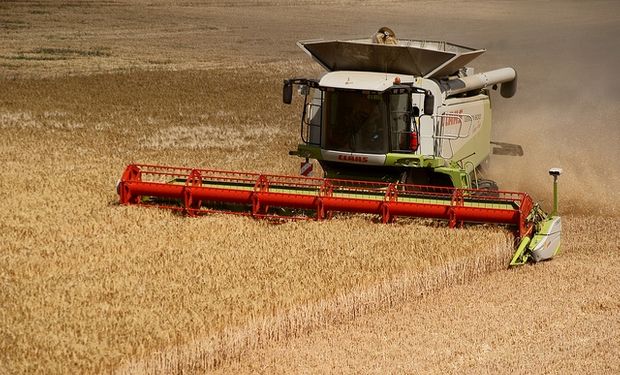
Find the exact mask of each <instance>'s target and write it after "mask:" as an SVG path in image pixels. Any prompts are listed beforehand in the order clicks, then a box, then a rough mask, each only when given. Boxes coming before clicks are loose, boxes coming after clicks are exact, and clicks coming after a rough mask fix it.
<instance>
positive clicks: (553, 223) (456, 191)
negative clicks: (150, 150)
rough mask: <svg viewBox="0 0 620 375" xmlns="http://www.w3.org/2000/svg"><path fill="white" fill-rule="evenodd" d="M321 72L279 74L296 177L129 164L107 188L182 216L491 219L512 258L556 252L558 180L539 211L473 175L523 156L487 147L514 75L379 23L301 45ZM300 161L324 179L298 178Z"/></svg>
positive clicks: (472, 53) (464, 50) (474, 52)
mask: <svg viewBox="0 0 620 375" xmlns="http://www.w3.org/2000/svg"><path fill="white" fill-rule="evenodd" d="M298 45H299V47H300V48H301V49H303V50H304V51H305V52H306V53H308V54H309V55H310V56H312V58H314V59H315V60H316V61H317V62H318V63H319V64H320V65H322V66H323V67H324V68H325V69H326V70H327V72H326V73H325V74H324V75H323V76H322V77H321V78H320V79H306V78H294V79H289V80H285V81H284V88H283V101H284V103H287V104H290V103H291V101H292V93H293V86H294V85H295V86H298V89H299V90H298V91H299V93H300V94H301V95H302V96H303V99H304V105H303V112H302V115H301V141H302V143H301V144H299V146H298V147H297V150H295V151H291V152H290V154H291V155H296V156H299V157H301V158H303V161H302V163H301V173H302V174H303V176H280V175H269V174H260V173H246V172H232V171H221V170H212V169H195V168H180V167H166V166H159V165H141V164H131V165H129V166H127V168H126V169H125V172H124V173H123V175H122V178H121V180H120V181H119V183H118V186H117V192H118V194H119V196H120V202H121V203H122V204H135V205H144V206H157V207H162V208H169V209H173V210H179V211H182V212H185V213H187V214H189V215H198V214H205V213H212V212H224V213H234V214H242V215H250V216H253V217H256V218H275V219H287V220H295V219H315V220H322V219H326V218H330V217H331V216H332V214H333V213H337V212H347V213H366V214H374V215H377V216H378V217H379V218H380V219H381V221H382V222H383V223H389V222H392V221H393V220H394V219H396V218H397V217H399V216H401V217H422V218H434V219H443V220H447V221H448V223H449V225H450V227H456V226H461V225H463V223H496V224H504V225H508V226H510V227H512V228H514V233H515V236H516V238H517V251H516V253H515V255H514V257H513V259H512V261H511V265H519V264H524V263H525V262H527V261H528V259H532V260H534V261H540V260H545V259H550V258H552V257H553V256H554V255H555V254H556V253H557V252H558V251H559V247H560V233H561V219H560V217H559V216H558V213H557V177H558V176H559V175H560V173H561V170H560V169H558V168H553V169H551V170H550V171H549V173H550V174H551V175H552V176H553V177H554V210H553V212H552V213H551V214H550V215H547V214H546V213H545V212H544V211H543V210H542V209H541V208H540V207H539V206H538V204H535V203H534V201H533V200H532V198H531V197H530V196H529V195H528V194H526V193H521V192H508V191H500V190H498V188H497V185H496V184H495V182H493V181H491V180H487V179H481V178H478V174H479V172H480V170H481V169H482V166H483V165H484V163H485V162H486V161H487V159H488V158H489V156H490V154H491V152H492V150H491V148H492V146H493V153H498V154H504V155H506V154H508V155H522V153H523V151H522V149H521V147H520V146H518V145H510V144H505V143H493V142H491V102H490V93H489V88H493V89H496V88H497V86H498V85H501V86H500V94H501V95H502V96H503V97H505V98H510V97H512V96H513V95H514V94H515V92H516V72H515V71H514V69H512V68H502V69H497V70H492V71H488V72H484V73H477V74H474V71H473V69H472V68H470V67H466V64H468V63H469V62H471V61H472V60H473V59H475V58H476V57H478V56H480V55H481V54H482V53H484V51H485V50H482V49H473V48H468V47H463V46H459V45H455V44H451V43H447V42H435V41H422V40H397V39H396V38H395V36H394V33H393V32H392V31H391V30H390V29H388V28H382V29H380V30H379V32H378V33H377V34H376V35H374V36H373V37H371V38H366V39H355V40H344V41H341V40H330V41H324V40H318V41H305V42H299V43H298ZM310 159H315V160H317V161H318V162H319V163H320V165H321V167H322V169H323V171H324V173H325V178H312V177H307V175H308V174H309V172H310V171H311V170H312V167H313V165H312V162H311V160H310Z"/></svg>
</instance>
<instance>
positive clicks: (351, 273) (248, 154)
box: [0, 1, 620, 373]
mask: <svg viewBox="0 0 620 375" xmlns="http://www.w3.org/2000/svg"><path fill="white" fill-rule="evenodd" d="M236 3H237V2H236V1H234V2H209V3H207V4H206V5H198V4H195V3H183V4H174V5H170V4H167V3H166V2H164V1H162V2H118V3H95V2H80V3H76V4H69V3H66V4H65V3H58V4H55V3H50V4H46V3H0V29H2V31H3V33H1V34H0V87H2V90H0V155H1V157H2V161H3V165H2V168H3V170H2V178H1V179H0V192H2V196H3V199H2V200H0V212H2V216H1V218H0V243H2V251H0V283H1V288H0V301H1V303H0V364H1V366H2V367H1V368H0V370H1V371H0V372H10V373H13V372H15V373H23V372H45V373H71V372H86V373H92V372H98V371H112V370H116V369H117V367H119V366H120V368H118V370H119V371H120V372H123V371H144V372H159V371H171V372H175V371H181V370H183V371H192V370H196V371H200V370H204V369H206V368H211V367H213V366H214V365H216V364H219V363H222V362H224V361H227V360H231V359H238V358H239V357H240V356H242V355H243V353H245V352H246V351H247V350H248V349H253V348H257V347H260V346H261V345H263V344H264V343H266V342H272V341H277V340H283V339H286V338H289V337H291V336H299V335H302V334H304V333H306V332H308V331H311V330H314V329H317V328H320V327H324V326H326V325H329V324H331V323H338V322H343V321H346V320H348V319H350V318H352V317H357V316H359V315H360V314H365V313H367V312H371V311H374V310H376V309H384V308H387V307H389V306H391V305H392V304H398V303H400V302H403V301H408V300H410V299H411V298H413V297H415V296H416V295H418V294H419V293H426V292H427V291H428V290H431V289H433V288H435V287H438V286H440V285H447V284H453V283H458V282H462V281H467V280H469V279H470V278H472V277H475V276H477V275H479V274H480V273H482V272H486V271H489V270H491V269H495V268H498V267H501V266H502V264H504V261H505V257H506V256H507V254H508V252H509V249H510V244H509V242H510V236H508V235H507V234H506V232H505V231H503V230H502V229H498V228H487V227H478V228H470V229H465V230H456V231H454V230H448V229H447V228H445V227H442V226H441V225H439V226H437V224H434V225H435V226H437V227H433V226H432V225H431V226H430V227H429V226H426V225H424V226H422V225H418V224H417V223H415V222H414V223H408V222H407V223H406V225H405V223H404V222H401V223H400V224H396V225H385V226H384V225H375V224H373V223H371V222H369V221H368V220H366V219H361V218H359V217H354V218H339V219H337V220H334V221H332V222H326V223H313V222H308V223H287V224H284V225H280V226H273V225H269V224H266V223H262V222H254V221H251V220H248V219H244V218H238V217H219V216H212V217H206V218H200V219H189V218H184V217H179V216H176V215H174V214H172V213H170V212H160V211H157V210H145V209H139V208H134V207H119V206H118V205H117V204H116V201H117V198H116V195H115V193H114V183H115V181H116V179H117V178H118V177H119V175H120V173H121V171H122V169H123V167H124V165H125V164H127V163H128V162H130V161H139V162H149V163H163V164H172V165H185V166H196V167H217V168H223V169H242V170H255V171H264V172H275V173H289V174H295V173H296V172H297V168H296V167H297V160H295V159H292V158H289V157H288V156H286V154H287V151H288V150H290V149H292V148H294V147H295V146H296V143H297V141H298V140H297V138H298V130H299V129H298V123H299V118H298V115H299V114H298V109H299V108H298V106H293V107H286V106H283V105H280V104H279V103H280V101H281V98H280V93H281V82H282V79H283V78H288V77H292V76H297V75H306V76H317V75H318V74H319V73H320V69H319V68H318V67H317V66H316V65H315V64H314V65H313V64H311V63H310V62H309V61H308V59H307V58H305V57H304V56H303V54H302V53H301V52H298V51H296V47H295V46H294V42H295V41H296V40H297V39H304V38H308V37H314V36H316V35H317V34H316V33H315V32H314V30H323V29H329V30H332V31H330V32H329V34H334V35H336V36H338V37H343V36H347V35H350V34H351V33H354V35H359V34H358V31H356V30H353V29H351V28H350V26H349V25H352V24H356V25H358V27H359V28H360V29H361V30H364V33H365V34H364V35H366V30H376V27H377V25H375V24H374V23H375V20H376V17H375V15H376V14H390V17H394V19H396V20H397V23H400V24H401V25H410V20H411V19H412V14H411V13H407V12H402V11H399V12H395V11H394V9H395V8H394V6H391V7H390V9H387V8H386V4H379V5H377V4H372V3H371V4H370V5H369V8H368V10H362V9H359V10H358V11H357V12H351V11H350V6H348V5H347V2H346V1H341V2H338V4H336V5H332V4H329V5H322V6H314V5H313V6H308V7H296V6H289V7H287V8H286V9H285V10H282V9H280V6H281V3H285V2H277V4H276V2H273V3H269V4H268V6H267V7H261V6H255V7H252V8H249V7H246V6H243V7H239V6H237V4H236ZM292 4H293V3H292V2H289V3H288V5H292ZM343 4H344V5H343ZM243 5H247V4H243ZM285 5H286V4H285ZM395 6H397V5H395ZM431 8H435V6H426V7H425V6H423V5H418V6H416V7H415V9H414V10H411V11H415V12H423V11H426V12H428V11H429V9H431ZM439 8H440V7H439ZM466 8H468V9H463V12H462V13H460V14H459V20H453V21H455V22H457V23H458V22H462V24H460V25H461V27H462V28H463V29H466V28H467V27H469V25H470V22H471V18H472V17H475V18H476V20H479V18H478V17H481V16H482V15H481V14H480V12H477V11H474V10H471V9H469V8H472V9H474V8H476V7H466ZM325 14H333V15H332V16H330V17H325ZM360 14H366V15H369V17H368V21H360ZM580 14H581V13H580ZM613 14H614V13H613V12H608V14H606V15H603V14H601V15H600V17H599V18H596V20H597V23H598V22H599V21H600V22H613V21H614V18H613V17H614V15H613ZM51 15H53V17H51ZM370 15H372V17H371V16H370ZM465 16H467V17H465ZM485 17H490V16H488V14H487V15H485ZM301 19H303V20H304V22H296V21H295V22H293V21H291V20H301ZM334 19H338V22H336V23H337V24H338V25H341V26H338V27H334V25H332V24H331V23H330V22H331V20H334ZM417 19H418V23H417V24H416V25H422V24H421V23H420V22H423V18H420V17H417ZM429 19H430V18H429ZM461 19H462V21H460V20H461ZM478 25H480V23H478ZM370 26H372V27H370ZM430 26H431V25H430V24H428V23H427V27H430ZM403 27H404V26H403ZM480 27H481V28H483V27H484V25H480ZM489 27H490V26H489ZM422 28H424V27H423V26H422ZM430 29H432V28H429V30H430ZM258 30H260V35H259V33H258ZM405 34H406V33H405V32H403V33H400V32H399V35H405ZM354 35H352V36H354ZM524 56H525V57H523V58H527V56H526V55H524ZM513 57H515V58H518V57H519V56H513ZM491 58H492V57H491ZM502 63H505V62H504V61H503V62H502ZM521 63H522V64H523V65H528V66H529V65H531V61H529V60H526V61H521ZM526 63H527V64H526ZM612 65H613V64H612ZM541 69H542V68H541ZM522 79H523V80H522V82H525V83H526V85H525V86H527V85H528V84H529V85H532V86H534V85H535V84H536V83H537V82H538V81H536V80H535V79H533V78H528V76H527V75H524V78H522ZM547 86H548V87H551V88H550V89H547V91H544V90H541V91H540V92H543V93H547V94H549V95H550V96H549V97H552V96H551V94H552V93H555V91H556V90H555V88H553V86H554V84H553V82H550V83H549V84H548V85H547ZM536 87H538V88H540V86H536ZM545 87H546V86H545ZM603 87H605V85H603ZM543 88H544V87H543ZM549 90H553V92H549ZM567 91H568V90H567ZM581 91H584V90H581ZM537 92H538V91H537ZM541 95H542V94H541ZM530 96H531V95H530ZM527 97H529V96H525V98H527ZM531 97H532V99H531V100H532V101H534V102H535V103H536V102H541V103H542V102H545V101H544V100H542V99H541V98H537V97H536V96H531ZM501 103H502V102H501V101H498V102H497V104H494V105H495V108H494V110H495V111H498V112H499V113H500V116H498V117H499V118H502V116H501V111H502V104H501ZM528 103H529V104H530V105H528ZM535 103H534V104H535ZM522 104H523V105H521V106H519V107H518V108H519V113H518V116H515V117H514V120H513V122H514V124H513V123H512V122H511V123H509V125H512V126H509V128H510V127H512V128H513V129H517V130H519V131H521V130H522V129H523V126H524V124H523V121H526V122H528V124H536V125H537V126H542V125H545V126H546V129H547V133H550V132H552V131H558V130H564V128H563V127H564V126H565V125H566V124H565V123H559V124H558V123H554V120H555V119H554V118H553V117H554V116H547V117H545V116H542V117H541V116H540V115H541V111H540V110H537V109H536V107H535V106H534V105H531V104H532V102H528V101H527V99H524V100H523V102H522ZM573 104H575V103H573ZM578 104H579V105H576V104H575V105H574V106H573V107H574V108H581V107H582V106H581V104H582V103H581V102H579V103H578ZM562 105H564V106H568V105H569V104H567V103H562ZM603 106H605V102H602V101H601V103H598V104H596V103H594V104H593V105H592V111H591V112H596V113H598V114H600V116H601V117H603V118H602V120H605V119H607V118H608V117H609V118H612V119H613V118H614V116H609V115H608V114H609V113H612V112H613V111H614V110H615V109H617V108H615V107H613V105H611V106H610V107H609V108H611V109H609V108H602V107H603ZM523 108H527V109H528V111H527V113H526V114H524V113H523V110H522V109H523ZM614 108H615V109H614ZM504 114H505V113H504ZM568 115H570V116H577V117H578V118H580V119H581V120H584V117H583V116H584V115H583V114H580V113H574V111H570V113H568ZM580 116H581V117H580ZM586 119H587V120H590V118H586ZM540 120H544V121H543V122H544V124H542V125H541V124H540V122H539V121H540ZM601 123H605V121H601ZM505 128H506V127H505ZM536 129H538V128H536ZM579 129H581V128H579ZM615 129H616V128H613V129H607V131H606V132H605V133H604V134H606V135H608V137H607V139H606V140H601V139H600V138H599V139H597V143H596V145H597V146H598V147H604V148H607V149H608V151H607V155H608V156H609V158H610V159H611V160H615V159H617V157H614V156H615V155H617V153H618V149H617V147H616V148H614V145H612V144H610V143H611V142H612V141H613V140H614V139H615V138H614V135H615V134H617V130H615ZM521 132H522V133H528V132H523V131H521ZM583 133H584V131H583V130H578V131H577V135H578V137H576V138H578V139H579V141H578V142H577V141H575V140H573V139H570V138H567V137H568V136H567V134H569V135H570V134H572V133H559V134H562V135H563V138H561V139H562V140H564V141H566V145H565V146H563V147H556V148H557V150H558V152H557V153H556V154H555V155H554V159H553V162H556V161H558V162H560V161H566V160H569V161H570V164H574V168H570V169H578V168H579V165H580V163H583V162H584V160H585V161H587V162H588V163H589V164H591V165H593V166H594V167H593V168H591V169H583V170H580V171H579V172H578V173H576V172H570V169H569V171H568V172H567V174H566V177H564V176H563V178H562V181H561V183H562V184H564V185H561V186H563V187H561V189H564V186H566V187H568V189H566V191H567V192H568V194H567V195H563V196H562V197H563V198H562V201H561V203H562V204H565V205H564V206H561V208H562V207H569V208H570V209H571V210H572V211H577V212H600V213H602V214H604V215H607V216H611V217H612V218H614V219H613V220H615V218H616V216H614V215H617V212H618V207H619V206H618V202H619V201H620V200H618V199H615V198H616V197H617V193H616V190H614V189H609V187H610V186H616V185H617V184H616V185H614V182H615V181H617V178H618V174H617V172H616V170H615V169H611V170H610V171H608V170H606V169H605V167H604V165H603V164H604V163H596V160H593V159H592V158H591V157H588V158H584V153H577V154H575V152H574V151H575V149H577V146H579V147H580V148H587V146H588V145H592V144H593V143H592V141H591V142H589V143H588V142H587V141H584V139H585V140H587V139H590V138H591V137H590V138H587V137H585V135H584V134H583ZM546 135H549V134H546ZM521 137H522V138H526V139H529V140H531V138H532V134H531V133H530V134H525V135H523V134H522V135H521ZM544 138H545V139H549V138H550V137H544ZM541 142H542V141H541ZM537 146H539V150H533V152H532V155H533V156H531V157H530V159H529V160H530V161H533V162H531V164H536V165H540V168H543V169H544V168H547V167H548V166H547V165H542V163H539V161H540V160H542V159H544V158H543V157H541V154H545V155H544V156H545V157H546V156H547V155H546V154H547V153H548V145H547V144H546V143H541V144H540V145H537ZM608 146H609V147H608ZM527 151H531V150H527V149H526V152H527ZM545 160H546V159H545ZM514 163H515V164H516V166H514V167H513V165H512V164H510V168H507V169H509V173H510V176H504V174H507V173H505V172H503V171H502V168H501V167H502V166H504V167H505V166H506V165H509V164H507V163H502V164H501V165H500V167H499V168H498V167H497V166H493V167H492V168H495V169H497V170H495V171H494V173H496V174H497V175H500V176H502V180H504V178H505V180H506V181H507V182H508V183H509V184H510V185H509V187H511V186H512V187H519V188H527V189H528V190H529V189H530V186H531V185H533V184H532V182H531V181H534V182H535V185H536V186H534V187H533V188H534V193H535V195H536V196H545V194H547V191H546V189H547V188H544V187H545V186H547V183H548V181H547V180H544V178H546V177H544V174H545V171H544V170H542V171H535V173H534V172H532V171H530V170H529V166H526V167H523V162H521V164H518V162H514ZM601 171H603V172H601ZM517 172H523V173H517ZM539 172H540V173H539ZM606 173H607V174H608V175H606V176H605V174H606ZM532 174H534V177H532ZM541 176H542V177H541ZM601 176H605V178H602V177H601ZM524 179H527V181H523V180H524ZM584 180H585V181H584ZM588 180H589V181H588ZM584 184H585V186H586V188H587V189H584ZM541 186H542V187H543V188H544V189H545V190H543V188H541ZM588 189H590V190H588ZM584 190H586V191H592V192H595V193H596V194H591V196H588V197H584V196H583V195H584V194H583V192H584ZM561 191H563V190H561ZM545 204H546V206H547V207H548V206H549V204H548V200H547V202H545ZM579 230H580V231H583V232H587V231H588V225H585V224H584V225H583V228H579ZM595 240H596V241H597V243H598V242H602V243H605V242H606V241H609V238H606V237H605V236H604V235H602V234H600V233H598V234H597V237H596V238H595V239H592V241H595Z"/></svg>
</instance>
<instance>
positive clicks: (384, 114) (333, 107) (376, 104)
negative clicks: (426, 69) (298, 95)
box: [322, 91, 410, 154]
mask: <svg viewBox="0 0 620 375" xmlns="http://www.w3.org/2000/svg"><path fill="white" fill-rule="evenodd" d="M409 98H410V95H408V94H388V93H382V94H377V93H364V92H361V91H327V92H325V100H324V102H323V132H324V134H323V137H322V139H323V140H324V145H323V148H325V149H328V150H336V151H345V152H359V153H368V154H386V153H388V150H389V149H390V148H392V149H393V150H398V149H402V148H403V147H405V144H406V142H405V139H404V138H405V136H406V135H407V134H406V133H407V132H408V131H410V123H409V121H408V116H407V113H408V107H409V103H410V99H409ZM390 134H391V136H392V138H393V139H390Z"/></svg>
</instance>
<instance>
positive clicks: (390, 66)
mask: <svg viewBox="0 0 620 375" xmlns="http://www.w3.org/2000/svg"><path fill="white" fill-rule="evenodd" d="M297 45H298V46H299V47H300V48H301V49H302V50H304V51H305V52H306V53H307V54H309V55H310V56H312V58H313V59H315V60H316V61H317V62H318V63H319V64H321V66H323V67H324V68H325V69H326V70H328V71H335V70H358V71H368V72H385V73H399V74H409V75H414V76H422V77H425V78H431V77H443V76H448V75H450V74H453V73H455V72H457V71H458V70H459V69H460V68H462V67H464V66H465V65H466V64H467V63H469V62H470V61H472V60H473V59H475V58H476V57H478V56H480V55H482V54H483V53H484V52H485V50H484V49H475V48H470V47H464V46H459V45H456V44H452V43H448V42H441V41H426V40H407V39H399V40H398V42H397V44H396V45H387V44H375V43H373V42H372V40H371V39H370V38H366V39H352V40H308V41H300V42H298V43H297Z"/></svg>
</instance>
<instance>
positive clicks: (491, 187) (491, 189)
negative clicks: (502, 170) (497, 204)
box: [473, 179, 499, 197]
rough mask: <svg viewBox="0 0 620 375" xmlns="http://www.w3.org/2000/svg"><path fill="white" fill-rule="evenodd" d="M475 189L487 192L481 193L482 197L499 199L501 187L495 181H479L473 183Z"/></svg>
mask: <svg viewBox="0 0 620 375" xmlns="http://www.w3.org/2000/svg"><path fill="white" fill-rule="evenodd" d="M473 188H474V189H480V190H486V191H485V192H480V193H479V194H480V195H485V196H492V197H499V187H498V186H497V183H496V182H495V181H493V180H487V179H478V181H474V182H473Z"/></svg>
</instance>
